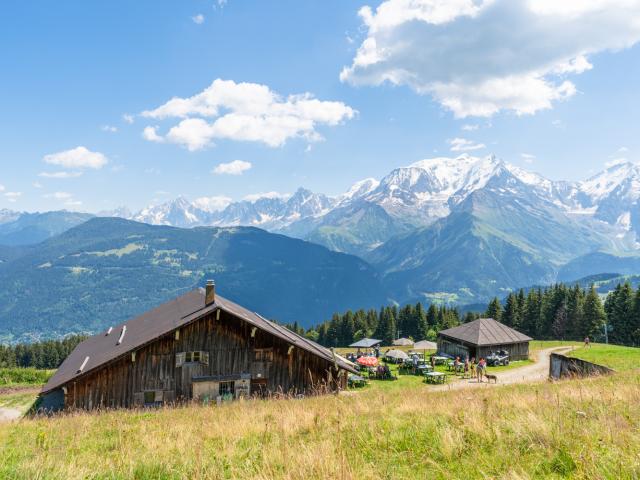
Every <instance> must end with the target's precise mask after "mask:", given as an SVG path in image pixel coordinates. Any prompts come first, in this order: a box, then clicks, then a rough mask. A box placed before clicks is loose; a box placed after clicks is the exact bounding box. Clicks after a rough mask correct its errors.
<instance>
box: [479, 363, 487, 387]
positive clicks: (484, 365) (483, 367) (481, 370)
mask: <svg viewBox="0 0 640 480" xmlns="http://www.w3.org/2000/svg"><path fill="white" fill-rule="evenodd" d="M486 368H487V361H486V360H485V359H484V358H480V361H479V362H478V382H479V383H482V377H483V376H484V372H485V370H486Z"/></svg>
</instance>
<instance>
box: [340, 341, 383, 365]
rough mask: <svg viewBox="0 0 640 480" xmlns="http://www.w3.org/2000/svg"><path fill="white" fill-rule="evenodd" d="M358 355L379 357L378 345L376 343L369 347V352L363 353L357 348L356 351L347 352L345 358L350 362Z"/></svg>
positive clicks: (358, 356)
mask: <svg viewBox="0 0 640 480" xmlns="http://www.w3.org/2000/svg"><path fill="white" fill-rule="evenodd" d="M360 357H376V358H380V347H378V346H377V345H376V346H375V347H373V348H372V349H371V352H366V353H363V352H361V351H360V349H358V352H357V353H348V354H347V360H349V361H350V362H355V361H356V360H358V359H359V358H360Z"/></svg>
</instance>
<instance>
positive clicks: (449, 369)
mask: <svg viewBox="0 0 640 480" xmlns="http://www.w3.org/2000/svg"><path fill="white" fill-rule="evenodd" d="M371 343H372V342H371ZM356 348H359V349H360V350H359V351H358V352H357V353H347V354H346V358H347V359H348V360H349V361H351V362H353V364H354V365H356V368H358V369H359V371H360V373H359V374H358V375H355V374H352V375H350V376H349V377H348V385H349V387H351V388H362V387H365V386H367V385H368V384H370V381H371V380H398V379H400V378H405V380H403V382H406V381H410V382H413V381H418V382H419V381H421V382H422V383H426V384H432V385H442V384H446V383H447V382H448V381H449V380H451V379H454V380H455V379H459V380H469V379H472V378H476V376H477V377H478V379H479V380H478V381H481V380H480V376H479V374H480V371H482V373H483V374H484V373H485V372H486V361H485V360H484V359H480V361H478V362H476V361H475V359H468V358H467V357H465V359H464V360H461V357H459V356H457V357H454V356H452V355H449V354H446V353H445V354H442V353H440V352H435V353H434V351H433V350H430V351H429V352H430V354H429V353H428V351H427V350H423V351H417V350H415V349H408V348H407V349H400V348H392V349H388V350H385V351H384V352H380V348H379V346H378V345H374V346H373V347H368V348H366V349H364V347H363V345H362V344H360V345H358V346H357V347H356ZM363 349H364V351H363ZM476 374H478V375H476ZM408 377H418V378H419V379H421V380H418V378H416V380H409V378H408Z"/></svg>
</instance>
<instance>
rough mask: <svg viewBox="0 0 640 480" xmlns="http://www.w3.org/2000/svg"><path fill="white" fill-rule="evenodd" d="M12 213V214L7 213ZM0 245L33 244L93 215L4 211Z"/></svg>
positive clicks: (65, 212) (0, 230)
mask: <svg viewBox="0 0 640 480" xmlns="http://www.w3.org/2000/svg"><path fill="white" fill-rule="evenodd" d="M9 213H12V215H9ZM0 217H1V218H2V220H3V221H2V222H0V245H10V246H15V245H33V244H36V243H39V242H42V241H43V240H46V239H47V238H50V237H53V236H54V235H58V234H60V233H62V232H64V231H66V230H68V229H70V228H73V227H75V226H76V225H80V224H81V223H83V222H86V221H87V220H89V219H90V218H92V217H93V215H91V214H89V213H77V212H68V211H65V210H60V211H53V212H44V213H17V212H9V211H5V212H4V215H0Z"/></svg>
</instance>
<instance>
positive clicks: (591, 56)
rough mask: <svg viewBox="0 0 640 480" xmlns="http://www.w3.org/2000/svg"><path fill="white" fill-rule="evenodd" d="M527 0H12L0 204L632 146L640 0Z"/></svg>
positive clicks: (554, 157) (569, 157)
mask: <svg viewBox="0 0 640 480" xmlns="http://www.w3.org/2000/svg"><path fill="white" fill-rule="evenodd" d="M530 3H531V2H529V3H528V2H526V1H524V0H523V1H522V2H520V1H515V0H511V1H510V2H505V0H484V1H475V2H474V1H472V0H455V1H450V2H439V1H437V0H423V1H416V2H414V4H413V7H412V6H411V5H409V4H408V2H404V1H403V0H392V1H389V2H375V3H374V2H366V1H365V2H357V1H344V0H333V1H332V0H323V1H306V2H299V1H295V2H294V1H291V2H289V1H279V2H267V1H240V0H228V1H227V2H226V3H225V4H223V5H221V4H219V3H218V2H217V1H211V0H209V1H204V0H199V1H191V0H184V1H163V2H157V1H153V2H152V1H144V0H136V1H135V2H130V1H129V2H125V1H117V0H112V1H110V2H86V1H65V2H56V3H51V2H45V1H26V0H20V1H7V2H4V3H3V5H2V10H3V11H2V26H1V28H0V72H2V74H1V75H0V87H1V88H0V106H1V108H0V129H1V131H2V141H1V142H0V162H1V165H2V169H1V171H0V185H1V187H0V208H11V209H14V210H30V211H31V210H41V211H42V210H51V209H61V208H67V209H75V210H83V211H94V212H95V211H100V210H106V209H111V208H115V207H116V206H119V205H126V206H128V207H130V208H132V209H139V208H141V207H143V206H145V205H147V204H150V203H158V202H161V201H164V200H168V199H171V198H174V197H176V196H178V195H186V196H187V197H188V198H191V199H195V198H199V197H213V201H212V205H215V204H217V203H216V202H218V201H220V202H222V203H221V204H223V203H224V201H228V200H224V199H234V200H237V199H241V198H243V197H245V196H247V195H251V194H256V193H261V192H269V191H277V192H281V193H287V192H292V191H294V190H295V189H296V188H297V187H299V186H304V187H307V188H310V189H312V190H314V191H319V192H324V193H327V194H338V193H341V192H343V191H344V190H346V189H347V188H348V187H349V186H350V185H351V184H352V183H354V182H355V181H357V180H360V179H362V178H365V177H376V178H380V177H382V176H383V175H384V174H386V173H388V172H389V171H390V170H391V169H393V168H394V167H398V166H402V165H407V164H410V163H413V162H414V161H417V160H420V159H423V158H428V157H433V156H455V155H458V154H460V153H461V152H463V151H465V150H466V151H468V152H469V153H472V154H474V155H486V154H489V153H493V154H495V155H497V156H499V157H501V158H503V159H504V160H506V161H509V162H512V163H514V164H517V165H520V166H523V167H526V168H529V169H532V170H535V171H537V172H539V173H541V174H543V175H545V176H547V177H549V178H552V179H567V180H580V179H583V178H586V177H588V176H589V175H590V174H592V173H594V172H596V171H598V170H601V169H602V168H604V165H605V163H606V162H609V161H611V160H612V159H614V158H617V157H625V158H628V159H630V160H640V154H639V152H640V131H639V130H640V129H639V126H638V125H639V122H638V111H639V110H640V94H639V93H638V85H640V47H638V46H637V41H638V40H640V32H639V31H638V29H639V28H640V27H638V25H640V20H639V16H640V7H639V6H638V5H636V3H639V2H629V1H627V0H589V1H584V2H582V1H580V2H572V1H569V0H567V2H566V4H565V3H562V2H560V3H562V5H563V6H562V7H555V6H553V2H548V1H546V0H541V1H540V2H538V3H537V4H536V7H535V8H534V7H531V5H530ZM534 3H535V2H534ZM556 3H558V2H556ZM415 4H419V8H418V9H416V8H414V7H415ZM516 4H518V5H517V6H516ZM585 5H586V6H585ZM366 6H368V7H369V8H367V7H366ZM567 6H569V7H567ZM363 7H365V8H363ZM557 8H560V10H557ZM567 8H568V9H569V10H570V11H567V10H566V9H567ZM571 8H573V10H571ZM563 9H564V10H563ZM199 15H201V17H199ZM507 25H509V26H511V29H512V30H513V31H511V29H505V28H503V27H504V26H507ZM363 42H364V44H363ZM372 45H375V48H373V47H372ZM372 59H373V60H372ZM341 72H342V74H341ZM216 79H221V80H222V81H224V82H220V83H217V84H215V86H214V87H212V88H211V89H210V90H209V93H210V96H208V97H207V96H206V95H204V96H203V95H201V96H200V97H197V98H192V99H191V100H184V101H183V102H182V104H181V105H180V106H176V105H175V104H167V102H168V101H169V100H170V99H171V98H173V97H180V98H183V99H189V98H190V97H194V96H196V95H198V94H200V93H201V92H203V91H205V89H207V88H208V87H210V86H211V85H212V83H213V82H214V80H216ZM243 82H244V83H248V84H254V85H252V86H251V85H249V86H246V85H244V86H243ZM305 93H306V94H308V96H307V97H304V98H303V97H300V96H295V95H301V94H305ZM254 94H255V95H257V96H256V97H254V96H253V95H254ZM265 96H266V98H267V100H269V99H271V100H269V101H271V103H269V104H268V105H266V106H264V107H261V106H260V101H256V102H254V101H253V99H254V98H256V99H258V100H260V99H261V98H263V97H265ZM214 97H215V98H216V99H222V100H216V101H218V103H217V104H211V103H210V102H211V100H210V99H211V98H214ZM312 98H313V99H315V100H312ZM243 99H244V100H246V102H244V100H243ZM207 102H209V103H207ZM244 103H247V105H244ZM163 105H164V107H163V109H162V110H160V109H159V107H161V106H163ZM202 105H204V107H203V106H202ZM205 107H206V108H208V109H209V110H207V112H206V113H203V111H202V110H201V108H205ZM143 112H147V113H143ZM282 112H286V115H285V114H283V113H282ZM126 115H131V117H132V118H130V120H132V123H129V122H128V121H127V120H126V119H125V116H126ZM283 115H284V116H283ZM127 118H129V117H127ZM185 120H189V121H187V122H186V123H182V122H184V121H185ZM247 122H248V123H247ZM156 127H157V128H156ZM145 128H148V129H152V130H147V134H146V139H145V138H143V137H144V135H143V133H144V132H145ZM172 129H173V130H172ZM152 133H153V135H152ZM150 139H151V140H150ZM455 139H458V140H455ZM456 145H457V148H456ZM481 145H484V147H481ZM81 147H82V148H81ZM452 148H453V149H456V151H451V150H452ZM522 154H527V155H528V156H524V157H523V156H522ZM232 162H234V163H232ZM226 164H231V165H226ZM220 165H223V166H222V167H220ZM225 165H226V166H225ZM216 167H218V168H217V172H218V173H214V172H215V171H216V170H215V169H216ZM247 167H249V168H247ZM243 168H244V170H243ZM225 172H226V173H225ZM229 172H231V173H236V174H235V175H233V174H229ZM61 177H65V178H61Z"/></svg>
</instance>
